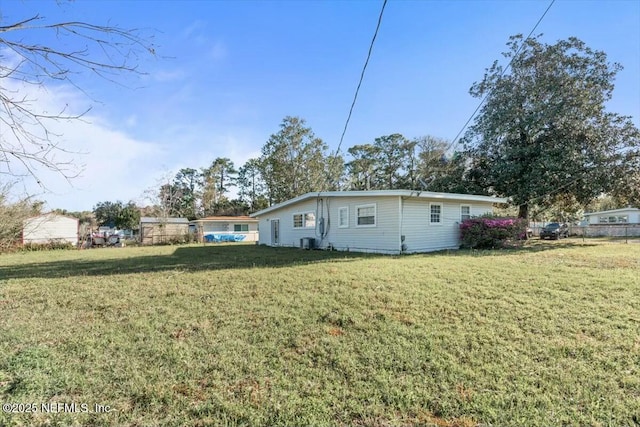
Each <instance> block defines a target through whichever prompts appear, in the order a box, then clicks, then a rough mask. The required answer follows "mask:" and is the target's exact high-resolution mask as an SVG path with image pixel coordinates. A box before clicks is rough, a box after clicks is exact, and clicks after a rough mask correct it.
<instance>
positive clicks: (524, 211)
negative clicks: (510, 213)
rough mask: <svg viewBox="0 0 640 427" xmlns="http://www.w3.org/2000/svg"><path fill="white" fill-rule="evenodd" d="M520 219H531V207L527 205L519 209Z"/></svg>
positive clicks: (524, 204)
mask: <svg viewBox="0 0 640 427" xmlns="http://www.w3.org/2000/svg"><path fill="white" fill-rule="evenodd" d="M518 218H523V219H529V205H528V204H526V203H523V204H521V205H520V206H519V207H518Z"/></svg>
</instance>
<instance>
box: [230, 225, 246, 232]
mask: <svg viewBox="0 0 640 427" xmlns="http://www.w3.org/2000/svg"><path fill="white" fill-rule="evenodd" d="M236 226H239V227H240V230H237V231H236ZM243 227H246V228H247V229H246V230H243V229H242V228H243ZM248 231H249V224H233V232H234V233H246V232H248Z"/></svg>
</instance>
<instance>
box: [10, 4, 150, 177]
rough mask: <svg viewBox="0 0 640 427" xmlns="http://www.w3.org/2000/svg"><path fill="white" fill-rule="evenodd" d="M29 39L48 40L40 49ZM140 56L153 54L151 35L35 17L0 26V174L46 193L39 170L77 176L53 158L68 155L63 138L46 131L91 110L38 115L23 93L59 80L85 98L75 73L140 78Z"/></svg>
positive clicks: (115, 80)
mask: <svg viewBox="0 0 640 427" xmlns="http://www.w3.org/2000/svg"><path fill="white" fill-rule="evenodd" d="M0 19H1V18H0ZM34 39H40V40H51V42H50V43H48V44H46V45H45V44H42V43H39V42H35V41H32V40H34ZM143 55H144V56H148V55H151V56H154V55H155V48H154V45H153V44H152V42H151V37H145V36H143V35H142V34H141V31H140V30H138V29H130V30H127V29H122V28H119V27H117V26H103V25H95V24H91V23H86V22H78V21H69V22H56V23H48V22H46V19H45V18H44V17H41V16H40V15H36V16H32V17H28V18H26V19H23V20H20V21H17V22H13V23H9V24H4V25H0V175H9V176H20V177H24V176H31V177H33V178H34V179H35V180H36V182H37V183H38V184H39V185H40V186H41V187H43V188H45V189H46V184H45V183H44V182H42V181H41V180H40V179H39V178H38V171H41V170H43V169H46V170H51V171H54V172H57V173H59V174H61V175H62V176H63V177H64V178H65V179H67V180H70V179H72V178H74V177H76V176H77V175H78V174H79V171H78V170H76V169H75V168H74V166H75V165H74V163H73V162H72V161H69V160H60V158H59V156H58V155H59V154H62V153H67V154H69V153H71V152H70V151H67V150H65V149H64V148H63V146H62V145H61V137H62V135H60V134H57V133H55V132H53V131H52V130H51V129H52V125H53V123H54V122H59V121H68V120H70V121H75V120H82V118H83V117H84V116H85V115H86V114H87V113H88V112H89V110H90V108H88V109H85V110H84V111H82V112H80V113H74V112H71V111H72V109H71V108H69V106H68V105H65V106H64V107H62V108H60V109H59V110H57V111H54V112H48V111H42V110H40V109H39V107H38V106H37V101H38V99H36V97H30V96H29V95H27V94H26V93H25V92H27V91H28V88H29V87H34V88H37V89H40V90H42V89H45V88H46V87H47V85H50V84H51V83H56V82H57V83H61V82H62V83H66V84H69V85H72V86H73V87H75V88H76V89H78V90H80V91H81V92H82V93H83V94H84V95H87V96H88V94H87V93H86V92H85V91H84V90H83V89H82V87H80V85H78V84H76V82H75V79H76V78H77V77H78V76H79V75H81V74H82V73H85V72H87V71H89V72H90V73H93V74H95V75H97V76H99V77H100V78H103V79H105V80H108V81H110V82H113V83H116V84H118V83H119V82H118V78H119V77H121V76H123V75H126V74H138V75H141V74H144V73H143V72H141V71H140V70H139V68H138V66H139V61H140V59H141V58H142V56H143ZM71 154H79V153H71ZM12 164H13V165H19V166H20V167H21V169H23V170H24V172H20V171H19V170H18V169H17V168H15V167H13V166H12Z"/></svg>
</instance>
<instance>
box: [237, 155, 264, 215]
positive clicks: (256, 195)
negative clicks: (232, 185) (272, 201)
mask: <svg viewBox="0 0 640 427" xmlns="http://www.w3.org/2000/svg"><path fill="white" fill-rule="evenodd" d="M237 182H238V196H239V197H240V200H242V201H243V202H244V203H246V204H248V205H249V207H250V210H251V211H257V210H260V209H264V208H266V207H268V206H269V203H268V202H267V198H266V197H265V184H264V180H263V179H262V175H260V161H259V160H258V159H249V160H247V162H246V163H245V164H244V165H242V166H241V167H240V169H238V180H237Z"/></svg>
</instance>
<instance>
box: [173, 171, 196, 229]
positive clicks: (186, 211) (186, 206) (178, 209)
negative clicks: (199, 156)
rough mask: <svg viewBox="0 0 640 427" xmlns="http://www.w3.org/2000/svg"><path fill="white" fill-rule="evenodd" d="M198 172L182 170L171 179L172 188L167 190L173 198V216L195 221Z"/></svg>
mask: <svg viewBox="0 0 640 427" xmlns="http://www.w3.org/2000/svg"><path fill="white" fill-rule="evenodd" d="M200 179H201V177H200V172H198V170H196V169H193V168H182V169H180V170H179V171H178V173H177V174H176V176H175V178H174V179H173V184H172V186H173V188H170V189H168V191H170V192H172V193H173V195H174V196H175V197H174V199H173V204H172V205H173V210H174V211H175V212H174V213H175V214H178V215H179V216H183V217H186V218H189V219H195V218H196V216H197V209H198V198H199V187H200V185H201V181H200Z"/></svg>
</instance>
